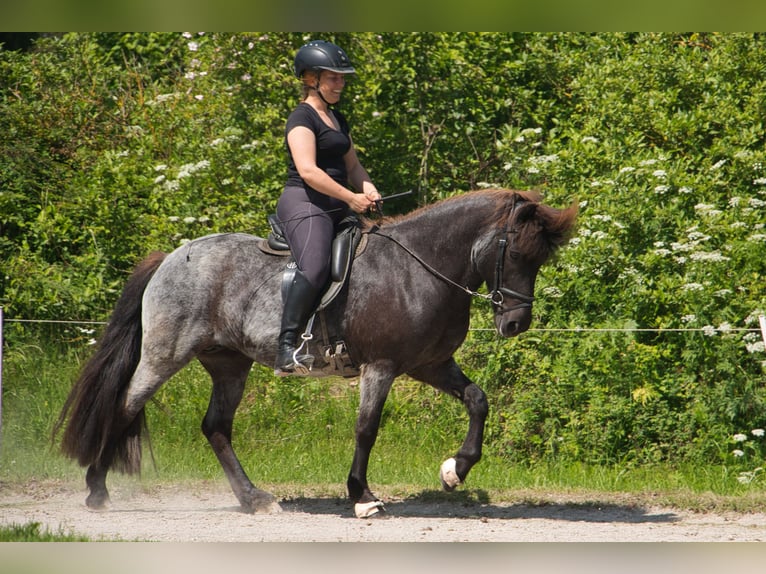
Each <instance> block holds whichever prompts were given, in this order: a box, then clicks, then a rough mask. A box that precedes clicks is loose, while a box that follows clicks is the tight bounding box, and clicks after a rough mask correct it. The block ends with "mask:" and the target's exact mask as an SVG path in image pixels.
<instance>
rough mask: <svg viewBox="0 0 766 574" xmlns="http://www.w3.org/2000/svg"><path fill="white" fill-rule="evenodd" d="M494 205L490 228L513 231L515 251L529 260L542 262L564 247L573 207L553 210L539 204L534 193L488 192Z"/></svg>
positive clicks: (573, 211) (553, 208) (571, 225)
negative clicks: (494, 202) (514, 232)
mask: <svg viewBox="0 0 766 574" xmlns="http://www.w3.org/2000/svg"><path fill="white" fill-rule="evenodd" d="M489 193H492V194H493V196H494V198H495V201H496V202H497V203H496V207H495V211H494V214H493V221H492V224H493V225H494V226H495V227H496V228H497V230H498V231H503V230H515V231H516V232H517V233H516V237H515V248H516V249H517V250H518V251H520V252H521V253H523V254H524V255H525V256H526V257H529V258H530V259H538V260H540V261H545V260H546V259H548V258H549V257H550V256H551V255H552V254H553V252H555V251H556V250H557V249H558V248H559V247H561V246H562V245H563V244H564V243H566V241H567V239H568V238H569V233H570V231H571V230H572V227H573V226H574V222H575V219H576V217H577V204H572V205H571V206H570V207H568V208H566V209H557V208H555V207H550V206H548V205H544V204H543V203H541V201H542V196H541V195H540V194H539V193H537V192H535V191H513V190H492V191H491V192H489Z"/></svg>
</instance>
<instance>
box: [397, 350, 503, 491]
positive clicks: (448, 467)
mask: <svg viewBox="0 0 766 574" xmlns="http://www.w3.org/2000/svg"><path fill="white" fill-rule="evenodd" d="M409 374H410V376H412V377H413V378H415V379H418V380H420V381H423V382H424V383H428V384H429V385H431V386H433V387H435V388H437V389H439V390H441V391H444V392H445V393H448V394H450V395H452V396H454V397H457V398H458V399H459V400H461V401H462V402H463V404H464V405H465V408H466V410H467V411H468V421H469V422H468V434H467V435H466V437H465V440H464V441H463V444H462V445H461V447H460V449H459V450H458V451H457V454H456V455H455V457H454V458H448V459H447V460H445V461H444V462H443V463H442V465H441V469H440V478H441V482H442V486H443V487H444V490H446V491H448V492H449V491H452V490H454V489H455V487H457V486H458V485H460V484H461V483H462V482H463V481H465V478H466V476H468V472H469V471H470V470H471V468H473V466H474V465H475V464H476V463H477V462H479V459H481V451H482V443H483V441H484V422H485V421H486V420H487V414H488V413H489V406H488V404H487V395H486V394H484V391H482V390H481V389H480V388H479V387H478V385H476V383H474V382H473V381H471V379H469V378H468V377H466V376H465V374H464V373H463V371H462V370H461V369H460V367H459V366H458V365H457V363H455V361H454V359H451V358H450V359H449V360H448V361H446V362H444V363H440V364H438V365H429V366H427V367H422V368H420V369H418V370H416V371H414V372H412V373H409Z"/></svg>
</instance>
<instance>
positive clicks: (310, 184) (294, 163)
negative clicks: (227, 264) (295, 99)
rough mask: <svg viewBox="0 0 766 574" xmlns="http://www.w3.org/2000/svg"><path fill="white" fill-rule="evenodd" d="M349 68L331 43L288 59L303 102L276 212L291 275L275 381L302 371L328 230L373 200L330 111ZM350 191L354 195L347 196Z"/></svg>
mask: <svg viewBox="0 0 766 574" xmlns="http://www.w3.org/2000/svg"><path fill="white" fill-rule="evenodd" d="M353 73H354V68H353V66H352V65H351V62H350V61H349V59H348V56H347V55H346V53H345V52H344V51H343V50H342V49H341V48H339V47H338V46H336V45H335V44H332V43H330V42H324V41H312V42H309V43H308V44H306V45H304V46H303V47H302V48H301V49H300V50H298V53H297V54H296V55H295V75H296V76H297V77H298V78H300V79H301V80H302V82H303V85H302V90H303V91H302V101H301V102H300V104H298V106H297V107H296V108H295V110H294V111H293V112H292V113H291V114H290V116H289V117H288V119H287V124H286V127H285V138H286V142H287V152H288V169H287V182H286V184H285V188H284V190H283V192H282V195H281V196H280V198H279V202H278V204H277V217H278V218H279V220H280V223H281V226H282V230H283V232H284V234H285V239H286V240H287V243H288V245H289V246H290V251H291V252H292V255H293V258H294V259H295V262H296V265H297V270H296V272H295V277H294V279H293V281H292V284H291V286H290V289H289V290H288V293H287V296H286V298H285V302H284V309H283V311H282V323H281V327H280V332H279V346H278V350H277V362H276V367H275V373H276V374H278V375H288V374H291V373H293V372H295V371H296V369H302V368H306V365H305V364H303V363H302V361H305V360H306V359H307V358H308V357H306V356H300V357H299V356H296V347H297V346H298V345H297V343H298V339H299V337H300V333H301V331H302V329H303V328H304V327H305V325H306V322H307V321H308V319H309V317H310V316H311V313H312V312H313V310H314V308H315V306H316V303H317V302H318V298H319V295H321V293H322V291H323V289H324V288H325V287H326V284H327V280H328V278H329V273H330V271H329V266H330V253H331V248H332V240H333V238H334V236H335V226H336V225H337V223H338V222H340V221H341V220H342V219H343V218H344V217H345V216H347V215H348V210H349V209H350V210H352V211H354V212H357V213H363V212H365V211H366V210H367V209H369V208H370V207H371V206H372V205H374V203H375V201H376V200H378V199H380V194H379V193H378V190H377V189H376V188H375V185H374V184H373V183H372V180H371V179H370V176H369V174H368V173H367V170H365V169H364V167H363V166H362V164H361V163H359V158H358V157H357V155H356V151H355V150H354V144H353V141H352V140H351V135H350V133H349V126H348V123H347V121H346V118H345V117H344V116H343V114H341V113H340V112H338V111H337V110H333V109H332V108H331V107H330V106H332V105H333V104H337V103H338V101H340V96H341V93H342V92H343V88H344V86H345V82H346V75H347V74H353ZM352 189H353V190H352Z"/></svg>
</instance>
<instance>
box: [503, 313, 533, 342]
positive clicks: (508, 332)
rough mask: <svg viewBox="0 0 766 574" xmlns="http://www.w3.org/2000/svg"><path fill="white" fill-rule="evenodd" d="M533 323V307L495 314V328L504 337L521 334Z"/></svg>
mask: <svg viewBox="0 0 766 574" xmlns="http://www.w3.org/2000/svg"><path fill="white" fill-rule="evenodd" d="M531 323H532V309H531V308H528V307H526V308H522V309H514V310H513V311H507V312H506V313H497V314H496V315H495V328H496V329H497V332H498V333H500V335H502V336H503V337H515V336H516V335H520V334H521V333H523V332H524V331H526V330H527V329H529V325H530V324H531Z"/></svg>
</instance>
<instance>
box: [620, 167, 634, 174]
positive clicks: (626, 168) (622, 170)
mask: <svg viewBox="0 0 766 574" xmlns="http://www.w3.org/2000/svg"><path fill="white" fill-rule="evenodd" d="M632 171H636V168H635V167H630V166H626V167H621V168H620V173H630V172H632Z"/></svg>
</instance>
